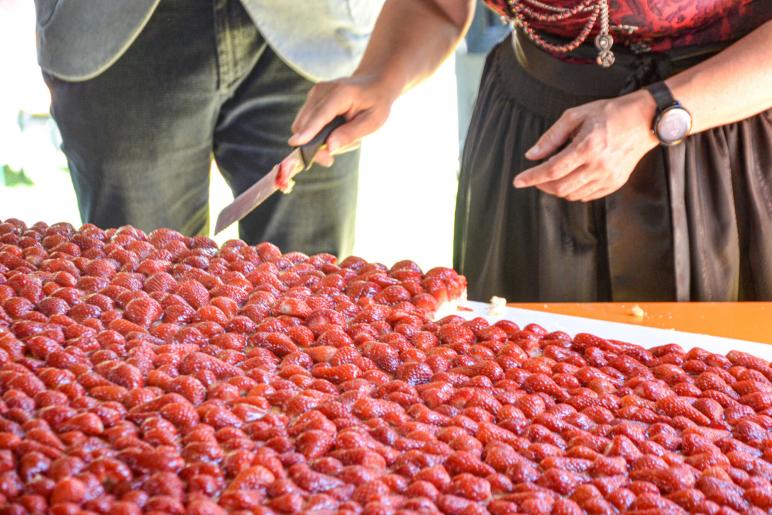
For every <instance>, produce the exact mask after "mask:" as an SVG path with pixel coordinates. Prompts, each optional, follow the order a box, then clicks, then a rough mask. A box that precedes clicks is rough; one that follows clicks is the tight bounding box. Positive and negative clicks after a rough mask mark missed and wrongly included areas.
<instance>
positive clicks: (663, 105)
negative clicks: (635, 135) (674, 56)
mask: <svg viewBox="0 0 772 515" xmlns="http://www.w3.org/2000/svg"><path fill="white" fill-rule="evenodd" d="M646 89H647V90H648V92H649V93H651V96H653V97H654V101H655V102H656V103H657V116H656V117H655V118H654V124H653V126H652V131H653V132H654V135H655V136H656V137H657V139H658V140H659V142H660V143H661V144H663V145H667V146H672V145H678V144H679V143H681V142H682V141H683V140H684V139H685V138H686V136H688V135H689V131H691V130H692V115H691V113H689V111H687V110H686V109H685V108H684V106H682V105H681V104H680V102H678V100H676V99H674V98H673V93H672V92H671V91H670V88H668V87H667V84H665V82H664V81H660V82H655V83H654V84H651V85H649V86H646Z"/></svg>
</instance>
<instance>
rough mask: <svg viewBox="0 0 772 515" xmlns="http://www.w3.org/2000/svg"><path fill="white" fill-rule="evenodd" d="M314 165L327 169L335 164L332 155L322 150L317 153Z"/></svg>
mask: <svg viewBox="0 0 772 515" xmlns="http://www.w3.org/2000/svg"><path fill="white" fill-rule="evenodd" d="M314 163H315V164H318V165H319V166H323V167H325V168H329V167H331V166H332V165H333V164H334V163H335V158H334V157H332V154H330V152H329V151H328V150H327V149H325V148H322V149H320V150H319V152H317V154H316V157H315V158H314Z"/></svg>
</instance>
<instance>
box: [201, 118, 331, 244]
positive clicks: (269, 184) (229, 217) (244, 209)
mask: <svg viewBox="0 0 772 515" xmlns="http://www.w3.org/2000/svg"><path fill="white" fill-rule="evenodd" d="M344 123H346V119H345V118H344V117H343V116H338V117H336V118H335V119H334V120H333V121H331V122H330V123H328V124H327V125H325V126H324V127H323V128H322V130H320V131H319V133H318V134H317V135H316V136H314V137H313V139H311V141H309V142H308V143H306V144H305V145H301V146H299V147H296V148H295V149H294V150H293V151H292V152H290V153H289V154H288V155H287V157H285V158H284V159H282V160H281V162H280V163H279V164H277V165H275V166H274V167H273V168H272V169H271V171H270V172H268V173H267V174H266V175H265V176H264V177H263V178H262V179H260V180H259V181H257V182H256V183H254V184H253V185H252V186H250V187H249V189H247V190H246V191H244V192H243V193H241V194H240V195H239V196H238V197H236V198H235V199H233V202H231V203H230V204H228V205H227V206H225V208H223V210H222V211H220V214H218V215H217V222H216V223H215V226H214V233H215V234H219V233H220V232H222V231H223V229H225V228H226V227H228V226H229V225H231V224H232V223H235V222H238V221H239V220H241V219H242V218H244V217H245V216H247V215H248V214H249V213H251V212H252V211H254V210H255V208H257V206H259V205H260V204H262V203H263V202H265V200H266V199H267V198H268V197H270V196H271V195H272V194H273V193H274V192H275V191H276V190H278V189H279V186H277V185H276V176H277V175H278V173H279V169H280V168H284V169H287V170H289V173H288V174H287V176H288V182H289V183H290V184H292V182H291V181H292V178H293V177H294V176H295V175H297V174H299V173H300V172H302V171H305V170H308V169H309V168H311V165H312V164H313V163H314V159H315V158H316V155H317V154H318V153H319V150H321V148H322V147H323V146H324V144H325V143H326V142H327V138H328V137H329V135H330V133H331V132H332V131H334V130H335V129H337V128H338V127H340V126H341V125H343V124H344ZM287 193H289V192H287Z"/></svg>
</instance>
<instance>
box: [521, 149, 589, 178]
mask: <svg viewBox="0 0 772 515" xmlns="http://www.w3.org/2000/svg"><path fill="white" fill-rule="evenodd" d="M583 164H584V162H583V158H582V155H581V153H580V152H579V148H578V145H577V144H575V143H571V145H569V146H567V147H566V148H564V149H563V150H562V151H560V152H559V153H557V154H555V155H554V156H552V157H551V158H549V159H548V160H547V161H545V162H543V163H541V164H539V165H536V166H534V167H532V168H529V169H527V170H526V171H524V172H522V173H520V174H519V175H518V176H517V177H515V181H514V185H515V188H527V187H529V186H538V185H542V184H544V183H548V182H553V181H557V180H558V179H562V178H563V177H565V176H567V175H568V174H570V173H571V172H573V171H574V170H576V169H577V168H578V167H580V166H581V165H583Z"/></svg>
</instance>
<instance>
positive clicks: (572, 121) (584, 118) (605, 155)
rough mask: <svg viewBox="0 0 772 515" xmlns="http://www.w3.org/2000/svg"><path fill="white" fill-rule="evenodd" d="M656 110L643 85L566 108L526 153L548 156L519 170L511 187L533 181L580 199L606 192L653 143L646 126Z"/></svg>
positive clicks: (619, 184) (546, 189)
mask: <svg viewBox="0 0 772 515" xmlns="http://www.w3.org/2000/svg"><path fill="white" fill-rule="evenodd" d="M655 111H656V104H655V102H654V99H653V98H652V97H651V95H650V94H649V93H648V92H647V91H645V90H639V91H636V92H634V93H631V94H629V95H625V96H622V97H618V98H614V99H609V100H597V101H595V102H590V103H588V104H584V105H581V106H578V107H575V108H572V109H568V110H566V111H565V112H564V113H563V115H562V116H561V117H560V118H559V119H558V121H557V122H555V123H554V124H553V125H552V127H550V128H549V129H547V131H546V132H545V133H544V134H542V136H541V137H540V138H539V140H538V141H537V142H536V144H535V145H534V146H533V147H531V148H530V149H529V150H528V152H526V154H525V157H527V158H528V159H531V160H539V159H546V158H547V157H549V156H550V155H551V156H552V157H550V158H549V159H547V160H546V161H544V162H543V163H541V164H539V165H536V166H534V167H532V168H529V169H528V170H525V171H524V172H522V173H520V174H519V175H518V176H517V177H516V178H515V181H514V185H515V187H516V188H525V187H528V186H535V187H537V188H539V189H540V190H542V191H543V192H545V193H549V194H551V195H555V196H558V197H562V198H565V199H566V200H571V201H582V202H588V201H590V200H595V199H599V198H602V197H605V196H606V195H610V194H611V193H613V192H615V191H616V190H618V189H619V188H621V187H622V186H623V185H624V184H625V182H627V179H628V178H629V177H630V174H631V173H632V172H633V169H634V168H635V165H636V164H638V161H640V160H641V158H642V157H643V155H644V154H646V152H648V151H649V150H651V149H652V148H654V147H655V146H656V145H657V144H658V141H657V139H656V137H655V136H654V134H653V133H652V131H651V123H652V120H653V119H654V113H655ZM568 141H570V143H569V144H568V146H566V147H565V148H564V149H563V150H561V151H560V152H557V153H555V152H556V151H557V150H558V149H559V148H560V147H561V146H563V145H564V144H565V143H566V142H568Z"/></svg>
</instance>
